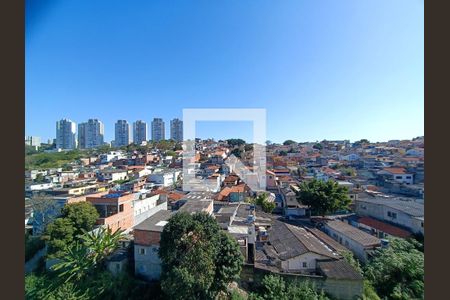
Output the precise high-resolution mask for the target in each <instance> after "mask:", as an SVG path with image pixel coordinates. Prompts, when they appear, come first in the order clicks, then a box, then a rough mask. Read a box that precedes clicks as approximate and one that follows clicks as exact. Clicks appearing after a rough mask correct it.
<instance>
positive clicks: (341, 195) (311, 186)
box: [297, 179, 351, 216]
mask: <svg viewBox="0 0 450 300" xmlns="http://www.w3.org/2000/svg"><path fill="white" fill-rule="evenodd" d="M297 199H298V201H299V202H300V203H302V204H304V205H308V206H309V207H310V209H312V210H313V211H314V212H315V213H316V214H319V215H321V216H324V215H325V214H326V213H332V212H335V211H337V210H341V209H347V208H348V206H349V205H350V203H351V200H350V198H349V196H348V190H347V188H346V187H342V186H339V185H338V184H337V182H334V181H332V180H328V181H321V180H316V179H314V180H311V181H309V182H302V183H301V184H300V192H298V193H297Z"/></svg>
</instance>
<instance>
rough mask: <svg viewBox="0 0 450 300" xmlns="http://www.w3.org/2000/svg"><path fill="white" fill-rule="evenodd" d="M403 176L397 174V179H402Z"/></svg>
mask: <svg viewBox="0 0 450 300" xmlns="http://www.w3.org/2000/svg"><path fill="white" fill-rule="evenodd" d="M402 178H403V177H402V176H395V179H402Z"/></svg>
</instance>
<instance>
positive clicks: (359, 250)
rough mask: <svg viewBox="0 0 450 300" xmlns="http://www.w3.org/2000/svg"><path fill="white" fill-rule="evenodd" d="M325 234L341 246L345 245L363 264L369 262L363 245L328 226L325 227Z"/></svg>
mask: <svg viewBox="0 0 450 300" xmlns="http://www.w3.org/2000/svg"><path fill="white" fill-rule="evenodd" d="M325 232H326V233H327V234H328V235H329V236H330V237H332V238H333V239H334V240H336V241H338V242H339V243H340V244H341V245H344V246H345V247H346V248H348V249H349V250H350V251H352V252H353V254H355V256H356V257H357V258H359V259H360V260H361V261H362V262H366V261H367V253H366V251H365V249H364V246H363V245H361V244H360V243H358V242H356V241H354V240H352V239H350V238H349V237H347V236H345V235H343V234H342V233H340V232H338V231H336V230H334V229H332V228H330V227H329V226H328V225H325Z"/></svg>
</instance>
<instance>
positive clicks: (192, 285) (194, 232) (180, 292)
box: [159, 213, 243, 299]
mask: <svg viewBox="0 0 450 300" xmlns="http://www.w3.org/2000/svg"><path fill="white" fill-rule="evenodd" d="M159 256H160V257H161V260H162V275H161V287H162V290H163V291H164V293H165V294H166V295H167V296H168V297H169V298H173V299H212V298H214V297H215V296H216V295H217V294H218V293H219V292H220V291H224V290H225V288H226V286H227V284H228V283H230V282H231V281H233V280H235V279H236V278H237V277H238V275H239V273H240V270H241V266H242V263H243V257H242V254H241V252H240V249H239V245H238V244H237V242H236V241H235V240H234V239H233V238H232V237H231V236H228V234H227V233H225V232H224V231H222V230H221V229H220V226H219V225H218V223H217V221H216V220H215V219H214V218H212V217H211V216H209V215H208V214H206V213H197V214H194V215H190V214H187V213H177V214H175V215H174V216H172V217H171V218H170V219H169V222H168V223H167V224H166V225H165V226H164V230H163V232H162V234H161V242H160V250H159ZM199 257H201V259H199Z"/></svg>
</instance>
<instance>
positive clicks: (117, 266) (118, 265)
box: [116, 263, 120, 271]
mask: <svg viewBox="0 0 450 300" xmlns="http://www.w3.org/2000/svg"><path fill="white" fill-rule="evenodd" d="M116 270H117V271H120V264H119V263H117V264H116Z"/></svg>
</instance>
